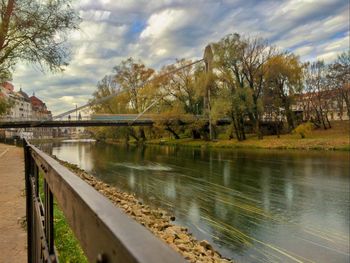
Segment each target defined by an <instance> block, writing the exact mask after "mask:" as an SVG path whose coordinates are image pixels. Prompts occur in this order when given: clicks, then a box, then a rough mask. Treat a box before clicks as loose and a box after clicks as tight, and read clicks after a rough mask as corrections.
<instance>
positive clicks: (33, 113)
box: [0, 82, 52, 138]
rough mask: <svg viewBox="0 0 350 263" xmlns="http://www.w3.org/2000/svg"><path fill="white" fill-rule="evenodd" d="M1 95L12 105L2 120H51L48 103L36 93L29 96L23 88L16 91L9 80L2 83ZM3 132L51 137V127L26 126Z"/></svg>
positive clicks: (0, 86)
mask: <svg viewBox="0 0 350 263" xmlns="http://www.w3.org/2000/svg"><path fill="white" fill-rule="evenodd" d="M0 96H1V97H3V98H5V99H6V100H8V101H9V102H10V103H11V104H12V106H11V108H10V109H9V110H8V112H7V114H5V115H4V116H1V117H0V119H2V120H11V121H16V120H17V121H23V120H50V119H52V114H51V111H49V110H48V109H47V106H46V104H45V103H44V102H43V101H42V100H40V99H39V98H37V97H36V96H35V95H34V94H33V96H31V97H29V96H28V94H27V93H25V92H24V91H23V90H22V89H20V90H19V91H18V92H16V91H15V89H14V86H13V85H12V84H11V83H9V82H4V83H2V84H0ZM3 134H4V135H5V136H6V137H17V136H18V137H26V138H51V137H52V129H51V128H30V129H29V128H26V129H6V130H5V132H3Z"/></svg>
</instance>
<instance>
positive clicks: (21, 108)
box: [0, 82, 32, 120]
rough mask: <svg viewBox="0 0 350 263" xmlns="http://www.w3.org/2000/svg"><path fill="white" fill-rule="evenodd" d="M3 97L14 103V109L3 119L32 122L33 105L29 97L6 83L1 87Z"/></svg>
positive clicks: (0, 91)
mask: <svg viewBox="0 0 350 263" xmlns="http://www.w3.org/2000/svg"><path fill="white" fill-rule="evenodd" d="M0 93H1V94H2V95H1V96H2V97H4V98H5V99H6V100H8V101H10V102H11V103H12V107H11V108H10V110H9V111H8V113H7V114H6V115H5V116H3V117H2V119H11V120H30V119H32V105H31V102H30V100H29V97H28V95H27V94H26V93H25V92H24V91H22V89H20V91H18V92H15V91H14V87H13V85H12V84H11V83H9V82H5V83H3V84H2V85H1V86H0Z"/></svg>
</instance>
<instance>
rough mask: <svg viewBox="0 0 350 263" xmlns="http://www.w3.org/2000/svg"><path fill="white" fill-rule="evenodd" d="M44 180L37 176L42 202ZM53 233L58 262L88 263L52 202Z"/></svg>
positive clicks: (77, 242) (59, 211) (41, 176)
mask: <svg viewBox="0 0 350 263" xmlns="http://www.w3.org/2000/svg"><path fill="white" fill-rule="evenodd" d="M43 184H44V180H43V175H42V174H40V176H39V192H40V197H41V200H44V187H43ZM54 232H55V246H56V249H57V253H58V260H59V261H60V262H67V263H68V262H79V263H88V260H87V258H86V256H85V255H84V252H83V250H82V249H81V247H80V245H79V241H78V240H77V239H76V238H75V236H74V233H73V231H72V230H71V228H70V227H69V225H68V223H67V220H66V218H65V216H64V214H63V212H62V210H61V209H60V208H59V207H58V205H57V203H56V201H54Z"/></svg>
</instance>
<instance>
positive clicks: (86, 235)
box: [24, 141, 185, 263]
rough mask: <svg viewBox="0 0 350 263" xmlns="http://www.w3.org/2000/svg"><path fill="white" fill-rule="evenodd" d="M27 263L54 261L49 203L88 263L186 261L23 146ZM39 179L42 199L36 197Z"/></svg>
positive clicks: (30, 147)
mask: <svg viewBox="0 0 350 263" xmlns="http://www.w3.org/2000/svg"><path fill="white" fill-rule="evenodd" d="M24 153H25V183H26V203H27V231H28V262H30V263H31V262H35V263H36V262H58V258H57V253H56V250H55V236H54V213H53V211H54V199H55V201H56V202H57V204H58V206H59V207H60V209H61V210H62V212H63V213H64V215H65V217H66V220H67V222H68V223H69V225H70V227H71V229H72V230H73V232H74V234H75V236H76V238H77V239H78V241H79V243H80V245H81V247H82V249H83V250H84V252H85V255H86V256H87V258H88V260H89V262H100V263H102V262H104V263H109V262H125V263H128V262H148V263H151V262H152V263H160V262H169V263H175V262H185V260H184V259H183V258H182V257H181V256H180V255H179V254H177V253H176V252H175V251H173V250H172V249H171V248H169V247H168V246H167V245H166V244H165V243H163V242H162V241H160V240H159V239H157V238H156V237H155V236H154V235H153V234H151V232H149V231H148V230H147V229H146V228H144V227H143V226H141V225H139V224H138V223H136V222H135V221H134V220H133V219H131V218H129V217H128V216H127V215H126V214H124V213H123V212H122V211H121V210H120V209H119V208H117V207H115V206H114V205H113V204H112V203H111V202H110V201H109V200H108V199H107V198H106V197H104V196H103V195H101V194H100V193H99V192H97V191H96V190H95V189H94V188H93V187H91V186H90V185H89V184H87V183H86V182H84V181H83V180H82V179H80V178H79V177H78V176H76V175H75V174H73V173H72V172H71V171H69V170H68V169H67V168H65V167H64V166H62V165H61V164H60V163H59V162H57V161H56V160H54V159H53V158H52V157H50V156H48V155H47V154H45V153H44V152H42V151H41V150H39V149H38V148H36V147H35V146H33V145H31V144H30V143H28V142H27V141H24ZM39 172H40V173H42V175H43V181H44V182H43V185H42V187H43V190H44V191H43V192H44V200H41V198H40V194H39V187H40V185H39ZM43 201H44V202H43Z"/></svg>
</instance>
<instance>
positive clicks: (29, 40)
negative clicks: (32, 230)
mask: <svg viewBox="0 0 350 263" xmlns="http://www.w3.org/2000/svg"><path fill="white" fill-rule="evenodd" d="M70 2H71V1H70V0H40V1H39V0H7V1H6V0H3V1H1V2H0V18H1V20H0V77H1V79H2V80H6V79H9V78H10V76H11V73H10V72H11V70H12V69H13V67H14V66H15V64H16V63H17V62H18V61H19V60H22V61H27V62H30V63H38V64H39V65H41V66H42V68H43V67H48V68H49V69H50V70H52V71H55V70H61V69H62V67H63V66H65V65H67V61H68V58H69V54H68V46H67V45H65V40H66V35H67V32H68V31H69V30H72V29H77V28H78V23H79V18H78V15H77V14H76V12H75V11H74V9H73V8H72V6H71V3H70Z"/></svg>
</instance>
